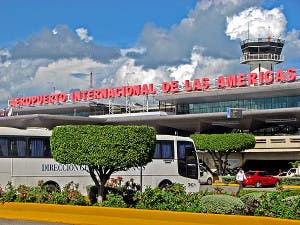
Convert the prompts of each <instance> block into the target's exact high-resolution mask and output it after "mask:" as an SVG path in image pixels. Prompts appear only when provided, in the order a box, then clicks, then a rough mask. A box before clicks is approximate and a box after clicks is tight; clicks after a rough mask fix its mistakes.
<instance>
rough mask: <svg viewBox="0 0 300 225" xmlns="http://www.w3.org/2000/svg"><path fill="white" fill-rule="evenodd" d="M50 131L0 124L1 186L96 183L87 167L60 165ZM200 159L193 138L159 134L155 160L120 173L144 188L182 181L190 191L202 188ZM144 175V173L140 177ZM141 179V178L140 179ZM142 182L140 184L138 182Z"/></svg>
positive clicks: (55, 185) (57, 185) (56, 185)
mask: <svg viewBox="0 0 300 225" xmlns="http://www.w3.org/2000/svg"><path fill="white" fill-rule="evenodd" d="M50 136H51V131H50V130H47V129H41V128H30V129H16V128H9V127H0V186H1V187H2V188H4V187H5V185H6V184H7V183H8V182H9V181H11V182H12V184H13V185H14V186H18V185H20V184H24V185H29V186H36V185H37V184H38V182H39V181H41V180H42V181H43V182H44V184H46V185H50V186H52V187H55V188H59V189H61V188H62V187H63V186H64V185H66V184H67V183H68V182H70V181H73V182H75V183H79V189H80V191H81V192H82V193H83V194H86V187H87V186H89V185H93V181H92V179H91V178H90V175H89V173H88V172H87V167H86V166H80V165H73V164H67V165H64V164H60V163H57V162H56V161H55V160H54V159H53V158H52V157H51V150H50ZM198 170H199V168H198V158H197V154H196V151H195V147H194V143H193V141H192V140H191V139H190V138H186V137H179V136H171V135H157V144H156V150H155V154H154V157H153V161H152V162H150V163H148V164H147V165H146V166H144V167H142V170H141V169H140V168H132V169H130V170H128V171H124V172H118V174H115V175H113V176H122V177H123V178H124V181H126V180H130V179H131V178H133V179H134V181H135V182H136V183H139V182H142V187H143V188H145V187H147V186H150V187H163V186H164V185H166V184H170V183H182V184H183V185H185V186H186V189H187V191H189V192H195V191H199V188H200V183H199V171H198ZM141 174H142V176H140V175H141ZM141 178H142V179H141ZM139 184H140V183H139Z"/></svg>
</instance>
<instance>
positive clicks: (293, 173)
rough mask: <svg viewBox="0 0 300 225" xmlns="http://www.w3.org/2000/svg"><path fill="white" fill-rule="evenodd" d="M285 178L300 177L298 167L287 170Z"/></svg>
mask: <svg viewBox="0 0 300 225" xmlns="http://www.w3.org/2000/svg"><path fill="white" fill-rule="evenodd" d="M286 176H287V177H294V176H300V167H297V168H291V169H289V170H288V171H287V173H286Z"/></svg>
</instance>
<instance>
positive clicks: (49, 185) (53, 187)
mask: <svg viewBox="0 0 300 225" xmlns="http://www.w3.org/2000/svg"><path fill="white" fill-rule="evenodd" d="M43 187H46V189H47V191H49V192H50V193H53V192H60V187H59V185H58V183H56V182H54V181H47V182H45V183H44V184H43Z"/></svg>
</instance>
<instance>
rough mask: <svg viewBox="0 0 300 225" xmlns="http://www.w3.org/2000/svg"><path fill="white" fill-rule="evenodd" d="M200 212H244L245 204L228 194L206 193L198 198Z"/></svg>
mask: <svg viewBox="0 0 300 225" xmlns="http://www.w3.org/2000/svg"><path fill="white" fill-rule="evenodd" d="M199 204H200V205H201V208H202V212H204V213H216V214H244V212H245V210H246V205H245V204H244V203H243V202H242V201H241V200H240V199H239V198H237V197H233V196H230V195H207V196H204V197H202V198H201V199H200V201H199Z"/></svg>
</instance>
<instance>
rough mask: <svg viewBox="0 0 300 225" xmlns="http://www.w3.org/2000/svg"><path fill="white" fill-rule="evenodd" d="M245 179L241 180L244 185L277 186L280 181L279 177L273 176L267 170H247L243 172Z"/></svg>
mask: <svg viewBox="0 0 300 225" xmlns="http://www.w3.org/2000/svg"><path fill="white" fill-rule="evenodd" d="M245 175H246V178H247V179H246V180H244V181H243V185H244V186H248V185H249V186H254V187H262V186H277V185H279V184H280V183H281V179H280V178H278V177H274V176H272V175H271V174H269V173H268V172H267V171H248V172H247V173H245Z"/></svg>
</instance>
